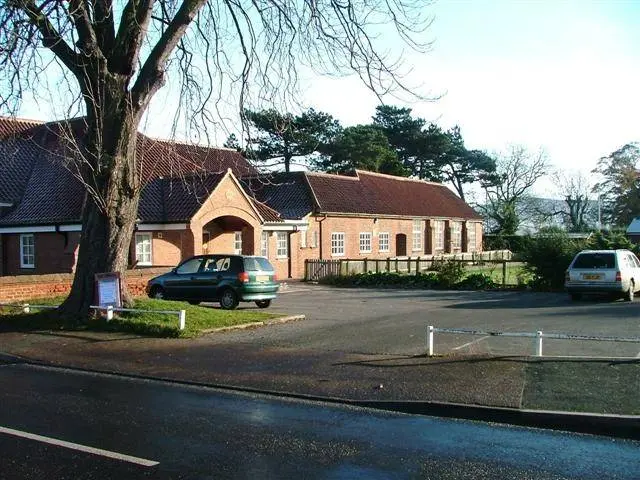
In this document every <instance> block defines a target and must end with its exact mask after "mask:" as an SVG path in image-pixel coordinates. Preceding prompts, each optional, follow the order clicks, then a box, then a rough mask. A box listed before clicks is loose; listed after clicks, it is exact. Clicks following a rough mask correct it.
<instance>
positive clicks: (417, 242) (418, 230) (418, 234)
mask: <svg viewBox="0 0 640 480" xmlns="http://www.w3.org/2000/svg"><path fill="white" fill-rule="evenodd" d="M423 245H424V243H423V242H422V220H420V219H415V220H414V221H413V251H414V252H416V251H422V249H423Z"/></svg>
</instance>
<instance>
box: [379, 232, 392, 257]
mask: <svg viewBox="0 0 640 480" xmlns="http://www.w3.org/2000/svg"><path fill="white" fill-rule="evenodd" d="M378 250H380V251H381V252H388V251H389V233H387V232H380V233H379V234H378Z"/></svg>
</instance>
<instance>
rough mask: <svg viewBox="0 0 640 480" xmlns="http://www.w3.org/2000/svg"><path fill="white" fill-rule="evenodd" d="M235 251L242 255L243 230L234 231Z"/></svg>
mask: <svg viewBox="0 0 640 480" xmlns="http://www.w3.org/2000/svg"><path fill="white" fill-rule="evenodd" d="M233 253H235V254H236V255H242V231H238V232H233Z"/></svg>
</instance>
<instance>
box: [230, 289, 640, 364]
mask: <svg viewBox="0 0 640 480" xmlns="http://www.w3.org/2000/svg"><path fill="white" fill-rule="evenodd" d="M241 308H255V307H254V306H253V305H252V304H241ZM271 311H273V312H282V313H288V314H296V313H303V314H305V315H306V317H307V319H306V321H304V322H299V323H294V324H287V325H283V326H281V327H271V328H265V329H261V330H260V331H247V332H235V333H229V334H225V336H224V337H221V339H220V341H221V342H237V341H243V340H246V341H250V342H256V341H258V342H259V343H260V344H261V345H272V346H291V347H297V348H310V349H318V350H336V351H344V352H353V353H366V354H394V355H417V354H423V353H425V350H426V340H425V338H426V328H427V326H428V325H434V326H436V327H441V328H466V329H475V330H484V331H505V332H531V333H535V332H537V331H539V330H541V331H543V332H544V333H569V334H575V335H593V336H607V337H640V301H636V302H633V303H627V302H623V301H616V302H611V301H604V300H602V299H598V298H592V299H587V300H585V301H580V302H572V301H570V300H569V298H568V296H567V295H565V294H556V293H532V292H462V291H433V290H388V289H340V288H327V287H322V286H314V285H305V284H292V285H291V286H289V288H287V289H285V290H284V291H283V293H281V294H280V295H279V297H278V298H277V299H276V300H275V301H274V303H273V306H272V308H271ZM435 350H436V353H441V354H446V353H452V352H460V353H480V354H482V353H488V354H492V355H528V354H533V353H534V351H535V350H534V340H533V339H530V338H510V337H486V336H469V335H458V334H437V335H436V338H435ZM543 353H544V354H545V355H585V356H605V357H611V356H614V357H617V356H621V357H640V344H639V343H614V342H593V341H565V340H551V339H547V340H545V341H544V345H543Z"/></svg>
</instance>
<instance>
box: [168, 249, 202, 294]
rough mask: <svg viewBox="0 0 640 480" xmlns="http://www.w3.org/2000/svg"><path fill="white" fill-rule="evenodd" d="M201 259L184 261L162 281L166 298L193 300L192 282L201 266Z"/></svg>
mask: <svg viewBox="0 0 640 480" xmlns="http://www.w3.org/2000/svg"><path fill="white" fill-rule="evenodd" d="M202 260H203V259H202V257H195V258H190V259H189V260H186V261H184V262H183V263H181V264H180V265H178V267H177V268H176V269H175V270H174V271H173V272H172V274H171V275H170V276H169V278H167V279H166V280H165V281H164V290H165V293H166V295H167V297H168V298H175V299H181V300H188V299H190V298H194V296H195V295H196V292H195V291H194V287H193V281H194V277H195V275H196V274H197V273H198V271H199V270H200V267H201V265H202Z"/></svg>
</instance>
